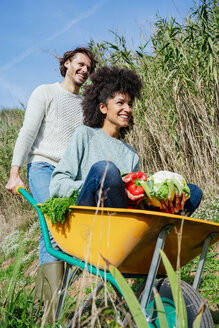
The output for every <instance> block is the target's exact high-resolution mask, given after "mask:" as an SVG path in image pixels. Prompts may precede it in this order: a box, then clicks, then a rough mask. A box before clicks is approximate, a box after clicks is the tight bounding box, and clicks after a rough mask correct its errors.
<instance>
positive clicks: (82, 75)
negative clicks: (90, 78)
mask: <svg viewBox="0 0 219 328" xmlns="http://www.w3.org/2000/svg"><path fill="white" fill-rule="evenodd" d="M77 75H78V77H79V78H80V79H81V80H83V81H84V80H86V79H87V75H86V74H81V73H77Z"/></svg>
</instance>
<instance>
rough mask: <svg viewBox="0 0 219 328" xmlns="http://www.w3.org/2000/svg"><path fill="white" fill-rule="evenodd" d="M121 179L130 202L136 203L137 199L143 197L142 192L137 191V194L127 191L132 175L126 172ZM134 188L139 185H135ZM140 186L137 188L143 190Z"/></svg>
mask: <svg viewBox="0 0 219 328" xmlns="http://www.w3.org/2000/svg"><path fill="white" fill-rule="evenodd" d="M122 180H123V182H124V186H125V192H126V195H127V197H128V199H130V200H131V201H132V202H134V203H135V204H137V203H138V201H140V200H142V199H143V198H144V193H139V194H138V195H133V194H132V193H131V192H130V191H129V189H130V185H129V183H130V182H132V176H130V174H128V175H127V176H125V177H124V178H123V179H122ZM135 188H136V189H137V188H139V187H137V186H135ZM140 188H141V189H140ZM140 188H139V189H138V190H143V188H142V187H140ZM143 191H144V190H143Z"/></svg>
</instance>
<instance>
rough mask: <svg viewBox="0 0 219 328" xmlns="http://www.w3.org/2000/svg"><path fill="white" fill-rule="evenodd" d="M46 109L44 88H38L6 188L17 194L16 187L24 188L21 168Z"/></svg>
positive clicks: (32, 97) (17, 145)
mask: <svg viewBox="0 0 219 328" xmlns="http://www.w3.org/2000/svg"><path fill="white" fill-rule="evenodd" d="M45 109H46V96H45V93H44V89H43V86H40V87H38V88H36V89H35V90H34V91H33V93H32V95H31V96H30V99H29V101H28V105H27V109H26V112H25V117H24V122H23V126H22V128H21V130H20V132H19V135H18V138H17V140H16V144H15V147H14V152H13V159H12V167H11V170H10V178H9V181H8V183H7V185H6V186H5V188H6V189H7V190H9V191H11V192H12V193H13V194H16V187H18V186H23V187H24V183H23V181H22V179H21V177H20V173H19V172H20V168H21V167H22V165H23V162H24V160H25V157H26V156H27V154H28V152H29V150H30V148H31V146H32V144H33V142H34V140H35V138H36V136H37V133H38V131H39V129H40V126H41V124H42V120H43V117H44V114H45Z"/></svg>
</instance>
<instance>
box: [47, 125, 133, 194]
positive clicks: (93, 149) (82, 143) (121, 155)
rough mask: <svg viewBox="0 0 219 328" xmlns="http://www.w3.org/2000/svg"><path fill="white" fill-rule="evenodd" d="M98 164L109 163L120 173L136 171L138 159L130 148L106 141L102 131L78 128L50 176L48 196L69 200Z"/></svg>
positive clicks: (112, 140) (113, 141)
mask: <svg viewBox="0 0 219 328" xmlns="http://www.w3.org/2000/svg"><path fill="white" fill-rule="evenodd" d="M101 160H109V161H112V162H113V163H114V164H115V165H116V166H117V167H118V168H119V169H120V172H121V173H129V172H135V171H138V169H139V157H138V155H137V153H136V151H135V150H134V149H133V148H132V147H131V146H129V145H127V144H126V143H125V142H123V141H121V140H118V139H115V138H113V137H110V136H109V135H108V134H106V133H105V132H104V131H103V130H102V129H96V128H90V127H88V126H84V125H82V126H80V127H78V128H77V129H76V130H75V132H74V133H73V135H72V138H71V140H70V142H69V145H68V147H67V150H66V152H65V154H64V156H63V157H62V159H61V161H60V162H59V164H58V165H57V166H56V168H55V170H54V172H53V175H52V179H51V184H50V195H51V196H54V195H56V196H59V197H65V196H70V195H71V193H72V191H73V190H74V189H77V188H80V187H81V186H82V184H83V182H84V181H85V179H86V177H87V175H88V172H89V170H90V168H91V166H92V165H93V164H94V163H96V162H98V161H101Z"/></svg>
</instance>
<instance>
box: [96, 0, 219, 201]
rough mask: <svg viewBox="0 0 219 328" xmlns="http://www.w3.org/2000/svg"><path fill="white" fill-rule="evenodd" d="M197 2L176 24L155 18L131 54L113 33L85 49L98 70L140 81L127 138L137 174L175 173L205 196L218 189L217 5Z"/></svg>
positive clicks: (121, 37) (122, 40) (218, 11)
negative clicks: (130, 72) (124, 72)
mask: <svg viewBox="0 0 219 328" xmlns="http://www.w3.org/2000/svg"><path fill="white" fill-rule="evenodd" d="M200 3H201V5H200V6H198V7H195V8H194V9H193V10H192V11H191V13H189V14H188V16H187V18H186V20H185V22H184V23H183V24H179V23H178V22H177V21H176V20H175V19H173V18H170V19H169V20H167V19H163V18H161V17H157V21H156V23H155V31H154V33H153V34H152V35H151V37H150V39H149V40H146V41H145V44H143V45H140V46H139V47H138V48H137V50H133V49H131V50H129V49H128V48H127V43H126V40H125V37H124V36H123V35H119V34H117V33H114V37H115V41H114V43H109V42H107V41H106V42H103V43H95V42H94V41H91V42H90V46H91V49H92V50H93V51H94V53H95V55H96V56H97V58H98V60H99V65H103V64H109V65H111V64H112V65H117V66H120V67H126V68H129V69H135V70H136V71H137V72H138V74H139V75H140V77H141V78H142V81H143V92H142V100H141V101H137V102H136V104H135V106H134V117H135V123H136V124H135V127H134V130H133V131H132V133H131V134H129V135H128V136H127V141H128V142H129V143H130V144H131V145H133V147H134V148H135V149H136V150H137V152H138V154H139V155H140V160H141V169H142V170H143V171H145V172H149V173H154V172H155V171H159V170H164V169H165V170H170V171H175V172H177V173H180V174H182V175H183V176H184V177H185V178H186V179H187V181H188V182H191V183H196V184H198V185H199V186H200V187H201V188H202V189H203V191H204V195H205V197H207V198H210V197H211V196H212V195H213V194H214V193H215V192H216V189H217V186H218V162H219V161H218V118H219V112H218V108H219V98H218V19H219V10H218V6H217V1H212V0H210V1H201V2H200ZM148 44H151V48H152V49H151V50H150V52H149V53H148V52H147V45H148Z"/></svg>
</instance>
